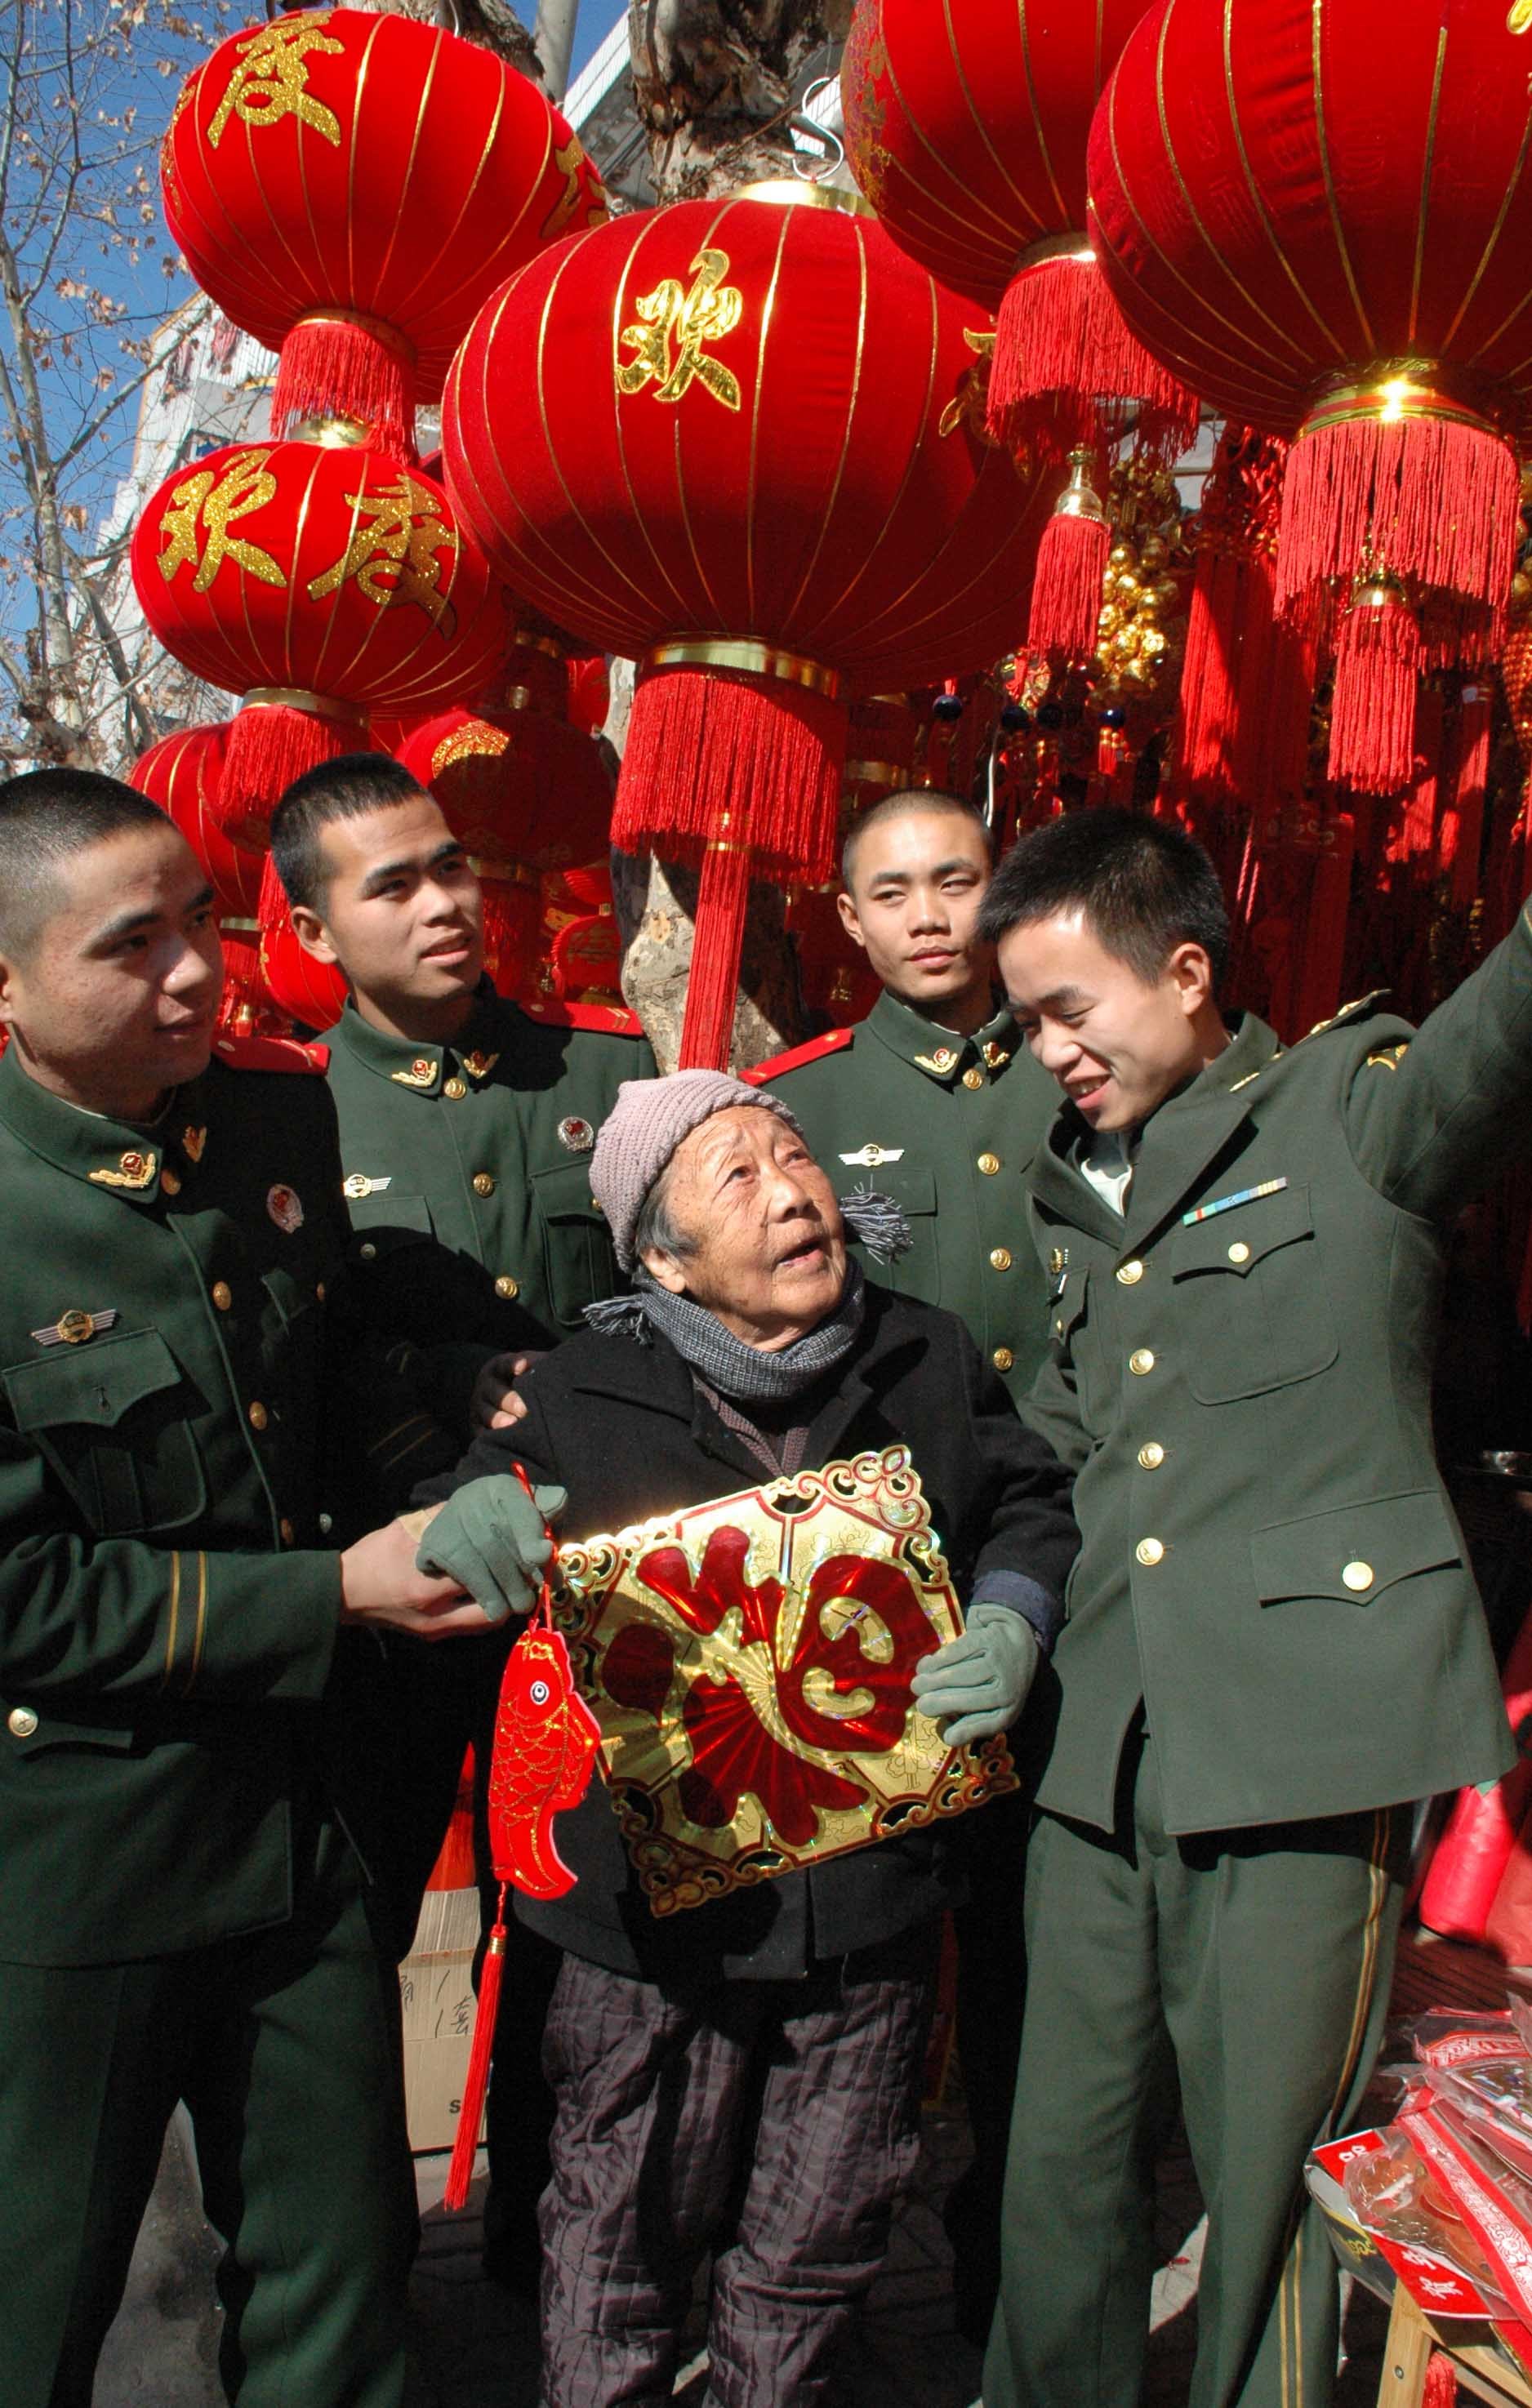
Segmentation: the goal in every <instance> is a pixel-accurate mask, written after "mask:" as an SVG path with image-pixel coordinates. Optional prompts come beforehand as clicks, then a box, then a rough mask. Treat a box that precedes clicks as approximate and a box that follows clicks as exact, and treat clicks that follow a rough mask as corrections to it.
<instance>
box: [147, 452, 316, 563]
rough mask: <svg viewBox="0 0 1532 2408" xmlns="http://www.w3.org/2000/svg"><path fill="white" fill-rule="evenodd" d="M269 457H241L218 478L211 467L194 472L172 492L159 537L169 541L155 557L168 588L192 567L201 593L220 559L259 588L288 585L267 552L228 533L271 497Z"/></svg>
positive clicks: (272, 479)
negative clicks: (179, 573) (203, 540)
mask: <svg viewBox="0 0 1532 2408" xmlns="http://www.w3.org/2000/svg"><path fill="white" fill-rule="evenodd" d="M270 457H271V454H270V452H241V453H240V455H239V457H238V458H237V459H236V460H235V461H233V462H232V463H231V464H230V466H228V467H227V468H225V469H224V471H223V474H222V477H216V478H215V476H214V473H213V471H212V469H211V468H198V469H197V470H196V471H195V472H194V473H193V475H192V476H190V477H183V478H182V479H181V480H180V482H179V485H173V486H172V487H171V491H170V500H169V502H168V504H167V505H166V507H165V515H164V517H163V518H162V519H161V521H160V533H161V535H162V536H168V537H169V538H170V540H169V542H168V543H167V544H166V545H165V549H164V550H163V551H162V552H161V553H160V575H161V576H162V577H163V578H164V579H165V583H166V584H167V585H168V584H169V583H170V581H171V579H172V578H173V577H174V576H175V574H176V572H177V570H178V569H179V568H184V567H186V566H188V565H191V566H194V567H195V569H196V575H195V576H194V577H193V580H192V591H193V594H206V593H207V591H208V586H209V585H211V583H212V581H213V580H214V578H215V577H216V576H217V575H218V572H219V570H220V569H221V568H222V566H223V563H224V561H225V560H232V561H233V562H234V564H235V566H236V568H241V569H243V570H244V572H245V575H246V576H247V577H255V578H258V579H259V580H260V581H261V583H262V584H263V585H285V584H286V583H287V580H286V578H285V577H284V576H283V575H282V572H281V570H280V569H279V567H278V566H277V564H276V562H275V561H274V560H273V559H272V557H271V554H270V552H263V551H262V549H261V547H260V545H259V544H258V543H251V541H250V540H249V539H248V538H246V537H243V536H235V535H231V534H230V533H229V529H230V527H231V526H232V525H233V523H234V522H235V521H236V519H242V518H247V517H248V516H249V514H250V512H251V510H258V509H263V508H264V507H265V504H266V503H267V502H269V501H270V499H271V497H272V495H274V494H275V493H276V491H277V480H276V478H275V477H274V476H273V475H272V474H271V472H270V470H269V469H268V468H267V466H266V462H267V461H268V460H269V459H270ZM204 532H205V533H206V536H207V542H206V544H201V543H199V541H198V537H199V533H204Z"/></svg>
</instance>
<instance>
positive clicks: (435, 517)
mask: <svg viewBox="0 0 1532 2408" xmlns="http://www.w3.org/2000/svg"><path fill="white" fill-rule="evenodd" d="M133 578H134V584H135V586H136V590H137V594H138V599H139V602H140V603H141V605H142V607H143V612H144V616H145V618H146V619H147V620H148V622H149V624H150V628H151V629H152V630H153V632H154V634H155V635H156V636H157V637H158V638H159V639H160V641H161V642H162V643H163V644H164V645H165V648H166V650H167V651H168V652H173V653H174V654H175V656H176V658H177V659H178V660H179V661H181V662H183V663H184V664H185V666H186V667H188V668H190V669H191V670H192V671H193V674H194V675H196V676H197V677H201V678H205V679H207V680H208V681H209V682H210V683H211V684H214V685H221V686H225V687H227V688H228V689H229V690H230V692H232V693H235V694H240V695H243V696H244V700H245V707H244V709H243V710H241V711H240V713H239V716H238V718H237V719H236V722H235V724H234V729H233V732H232V733H231V736H230V739H229V750H228V757H227V760H226V762H225V765H224V772H223V780H222V790H221V795H220V797H219V799H218V801H217V803H216V804H215V809H216V810H218V813H219V816H220V817H221V818H222V821H223V823H224V824H225V825H226V826H227V827H229V828H230V829H231V830H232V831H233V832H234V833H235V834H239V833H240V832H242V831H243V830H247V829H249V830H255V831H260V830H261V829H263V828H264V824H265V821H266V820H267V819H269V817H270V813H271V809H272V806H273V805H274V804H275V802H276V801H277V799H278V797H279V795H280V794H281V792H282V790H283V788H284V787H285V786H287V785H288V784H290V783H291V781H292V780H293V779H294V778H295V777H297V776H298V775H299V774H300V773H301V771H303V770H304V769H307V768H310V767H313V766H314V765H315V763H316V762H318V761H321V760H324V759H327V758H333V757H334V756H335V755H336V753H347V752H355V751H358V750H365V749H368V747H369V746H370V744H371V738H370V737H369V735H368V731H367V724H366V723H367V716H368V713H369V712H370V711H371V710H390V711H394V712H397V713H400V714H405V713H412V712H416V711H419V710H422V709H428V708H430V707H431V706H432V705H433V704H435V705H437V707H439V706H440V705H441V704H443V703H445V702H447V701H450V700H451V699H452V698H453V697H454V696H455V695H459V694H462V693H464V692H469V693H471V692H474V691H476V690H477V689H478V688H479V687H480V686H481V685H482V684H483V682H484V681H485V679H486V678H487V677H488V675H489V674H490V671H491V669H492V667H493V666H494V662H495V661H496V659H497V658H498V656H499V655H500V654H501V653H503V652H504V649H505V643H506V623H505V618H504V611H503V606H502V604H501V601H500V597H499V594H498V592H497V590H496V589H495V588H494V584H493V582H492V580H491V578H490V574H489V570H488V568H487V566H486V565H485V562H484V559H483V556H482V554H481V553H480V551H479V548H478V546H477V545H476V544H475V543H474V542H473V541H472V539H471V538H465V536H463V535H462V534H461V533H460V531H459V528H458V524H457V520H456V516H455V514H454V512H453V510H452V508H451V503H450V502H449V501H448V499H447V496H446V495H445V494H444V493H443V492H442V490H441V488H440V486H439V485H437V484H436V483H435V482H434V481H433V480H431V479H430V478H428V477H426V476H425V475H424V474H423V473H422V471H421V470H420V469H419V468H415V467H411V466H407V465H406V463H405V462H404V461H402V460H400V459H399V458H398V457H397V456H396V455H394V454H393V453H390V452H379V451H371V450H368V451H364V450H360V449H355V448H351V447H340V448H327V447H325V446H322V445H320V444H314V443H276V444H253V443H231V444H227V445H225V446H224V447H223V449H222V450H221V451H218V452H209V453H208V456H207V457H206V458H205V459H202V460H199V461H196V462H194V463H193V465H192V466H189V467H185V468H181V469H179V470H178V471H177V472H176V473H175V475H174V476H172V477H169V478H167V479H166V480H165V483H164V484H163V485H162V486H161V487H160V490H159V492H158V493H157V494H156V495H154V496H153V497H152V499H151V500H150V503H149V506H148V508H147V509H146V510H145V511H144V514H143V516H142V518H141V519H140V521H139V523H138V527H137V531H136V534H135V537H134V540H133Z"/></svg>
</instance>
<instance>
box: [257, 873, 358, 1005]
mask: <svg viewBox="0 0 1532 2408" xmlns="http://www.w3.org/2000/svg"><path fill="white" fill-rule="evenodd" d="M261 975H262V977H263V978H264V979H265V982H266V985H267V986H268V987H269V988H270V990H271V993H272V994H273V995H274V996H276V998H277V1001H278V1002H279V1004H280V1005H281V1008H282V1010H283V1011H285V1012H286V1013H287V1014H288V1016H289V1017H290V1018H291V1019H293V1020H295V1021H296V1022H297V1023H298V1025H299V1026H300V1027H303V1028H313V1029H324V1028H333V1027H334V1026H335V1025H336V1021H337V1020H338V1019H339V1018H340V1015H341V1012H342V1011H343V1010H344V1008H345V1002H346V997H347V996H348V995H349V994H350V993H351V989H350V987H349V986H348V985H347V983H346V978H345V974H344V972H343V971H341V970H339V969H337V968H336V966H335V964H334V963H333V962H322V961H318V960H316V958H315V956H314V955H313V954H312V953H309V952H308V951H307V949H306V948H305V947H304V946H303V945H301V944H300V943H299V941H298V933H297V930H296V929H295V928H294V925H293V914H292V912H291V911H290V910H289V909H288V902H287V896H286V895H285V894H284V893H283V891H282V882H281V880H280V879H279V877H278V875H277V864H276V862H275V860H274V859H273V858H272V856H271V854H270V853H267V855H266V858H265V869H264V871H263V872H262V877H261Z"/></svg>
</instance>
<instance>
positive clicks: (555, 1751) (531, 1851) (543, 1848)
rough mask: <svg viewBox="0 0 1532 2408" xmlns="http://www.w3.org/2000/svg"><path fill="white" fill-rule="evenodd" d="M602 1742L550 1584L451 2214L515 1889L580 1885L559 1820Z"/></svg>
mask: <svg viewBox="0 0 1532 2408" xmlns="http://www.w3.org/2000/svg"><path fill="white" fill-rule="evenodd" d="M517 1476H518V1477H519V1479H520V1480H521V1483H522V1485H523V1488H525V1490H526V1492H527V1495H528V1496H529V1497H530V1496H531V1494H532V1488H531V1484H530V1482H529V1481H528V1480H527V1477H526V1474H525V1473H524V1472H523V1471H522V1470H521V1469H520V1467H519V1466H518V1475H517ZM600 1738H601V1727H600V1725H599V1724H598V1723H597V1721H596V1719H595V1716H594V1714H593V1713H592V1712H591V1710H590V1708H589V1706H588V1705H587V1704H586V1703H585V1700H584V1699H583V1698H581V1697H580V1695H579V1693H578V1692H577V1690H576V1688H575V1684H574V1675H573V1673H572V1671H571V1670H570V1667H569V1650H568V1649H567V1647H566V1645H565V1643H564V1637H563V1633H562V1632H560V1631H558V1630H555V1628H554V1627H553V1610H552V1603H551V1598H550V1597H549V1593H548V1584H547V1582H546V1581H545V1582H544V1583H543V1586H542V1593H541V1595H540V1596H539V1598H538V1599H537V1605H536V1607H535V1608H534V1610H533V1613H532V1615H531V1618H530V1620H529V1621H528V1623H527V1627H526V1628H525V1630H524V1631H523V1634H522V1636H521V1638H520V1639H519V1640H518V1641H517V1642H516V1644H515V1646H514V1647H513V1648H512V1649H511V1651H510V1654H509V1655H508V1656H507V1658H506V1669H505V1672H504V1674H503V1676H502V1678H501V1682H500V1702H499V1704H498V1706H497V1707H496V1709H495V1716H494V1756H492V1758H491V1761H490V1780H489V1826H490V1858H491V1862H492V1864H493V1866H494V1878H495V1880H496V1881H497V1882H498V1883H499V1885H500V1899H499V1904H498V1906H497V1907H496V1909H495V1915H494V1929H493V1930H492V1931H491V1933H490V1938H489V1946H488V1948H487V1949H486V1950H485V1953H484V1963H483V1967H482V1970H481V1971H480V1976H479V2008H478V2013H477V2014H475V2017H474V2033H473V2046H472V2048H471V2050H470V2051H469V2054H468V2072H467V2079H466V2081H465V2084H464V2087H463V2107H462V2111H461V2113H460V2114H459V2116H458V2124H457V2139H456V2141H455V2143H454V2144H453V2148H452V2162H451V2167H450V2168H449V2169H448V2174H447V2188H446V2190H445V2192H444V2194H443V2203H444V2205H446V2206H447V2207H450V2208H457V2207H463V2206H465V2205H466V2203H467V2198H468V2186H469V2184H470V2182H471V2181H472V2179H473V2161H474V2151H475V2149H476V2148H477V2147H478V2145H479V2128H480V2124H481V2123H482V2121H483V2116H484V2097H485V2093H486V2091H487V2090H488V2088H489V2078H490V2057H491V2054H492V2052H493V2050H494V2021H495V2015H496V2013H497V2011H498V2008H499V2004H500V1977H501V1974H502V1972H503V1971H504V1968H505V1961H506V1892H507V1890H508V1888H515V1889H519V1890H521V1891H522V1892H523V1894H524V1895H525V1896H526V1897H527V1898H562V1897H563V1896H564V1894H565V1892H566V1890H571V1889H573V1887H574V1885H575V1876H574V1874H573V1873H572V1872H571V1871H569V1868H568V1866H567V1865H566V1863H565V1861H564V1858H563V1857H562V1856H560V1854H559V1852H558V1847H557V1844H556V1842H555V1841H554V1838H553V1817H554V1815H555V1814H562V1813H566V1811H567V1810H568V1808H570V1807H571V1806H578V1805H579V1803H580V1799H582V1798H583V1797H584V1795H585V1791H586V1788H587V1786H588V1785H589V1782H590V1778H591V1770H592V1767H593V1766H594V1762H595V1755H596V1747H597V1744H598V1742H599V1741H600Z"/></svg>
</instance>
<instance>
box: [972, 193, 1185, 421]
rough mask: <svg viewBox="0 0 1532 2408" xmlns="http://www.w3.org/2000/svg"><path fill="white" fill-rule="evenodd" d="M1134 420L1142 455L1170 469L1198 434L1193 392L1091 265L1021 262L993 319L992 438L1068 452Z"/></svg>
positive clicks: (1065, 260)
mask: <svg viewBox="0 0 1532 2408" xmlns="http://www.w3.org/2000/svg"><path fill="white" fill-rule="evenodd" d="M1080 244H1081V251H1085V249H1086V243H1085V237H1084V236H1083V235H1081V237H1080ZM1130 419H1131V421H1132V422H1133V438H1134V449H1135V451H1136V452H1139V453H1140V454H1143V453H1147V454H1149V455H1151V456H1153V458H1155V459H1159V460H1163V461H1165V462H1166V463H1167V465H1168V463H1169V462H1170V461H1172V460H1173V459H1174V458H1175V457H1176V455H1177V453H1178V452H1184V451H1185V449H1186V446H1187V445H1188V444H1189V443H1190V442H1191V440H1192V438H1193V437H1194V436H1195V435H1196V425H1197V404H1196V394H1192V393H1188V391H1187V389H1186V387H1185V386H1184V385H1183V384H1182V383H1181V381H1180V380H1179V379H1178V378H1176V377H1173V376H1172V375H1171V374H1170V372H1169V370H1168V369H1167V368H1164V367H1162V366H1160V363H1159V361H1158V360H1156V359H1155V358H1154V357H1153V354H1152V353H1151V352H1149V351H1145V349H1144V347H1143V345H1142V343H1140V342H1139V340H1138V337H1137V336H1136V335H1134V334H1130V332H1129V331H1128V326H1127V322H1126V321H1125V320H1124V316H1123V313H1122V311H1121V310H1120V309H1119V308H1118V307H1117V304H1116V302H1115V301H1114V300H1113V299H1112V297H1111V294H1110V293H1109V291H1108V290H1107V282H1106V279H1105V277H1104V276H1103V275H1102V273H1101V270H1100V268H1099V267H1098V266H1097V265H1096V264H1095V260H1094V259H1092V258H1090V257H1077V256H1076V255H1075V254H1074V253H1072V252H1065V253H1055V254H1054V255H1053V256H1052V258H1049V259H1040V260H1038V263H1037V265H1035V266H1032V267H1025V266H1024V267H1023V268H1022V269H1021V270H1020V272H1019V273H1018V274H1017V275H1015V276H1013V277H1012V278H1011V279H1010V282H1009V284H1008V285H1007V287H1006V289H1005V292H1004V294H1002V295H1001V299H1000V308H999V311H998V314H997V316H996V318H995V358H994V363H993V366H992V367H991V369H990V383H989V409H988V422H989V429H990V432H991V434H992V435H995V436H997V437H998V438H999V439H1000V441H1001V442H1002V443H1007V444H1009V446H1010V448H1011V450H1012V451H1019V450H1020V449H1021V448H1022V447H1023V446H1024V445H1025V444H1036V445H1040V446H1041V447H1042V448H1044V449H1047V450H1053V449H1057V450H1058V451H1059V452H1068V451H1070V450H1071V449H1072V448H1073V446H1074V445H1076V444H1077V443H1094V442H1098V441H1099V440H1100V438H1101V437H1102V435H1103V433H1108V434H1111V435H1116V434H1117V433H1119V432H1120V431H1121V430H1122V428H1123V427H1124V425H1125V424H1126V423H1128V421H1129V420H1130Z"/></svg>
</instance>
